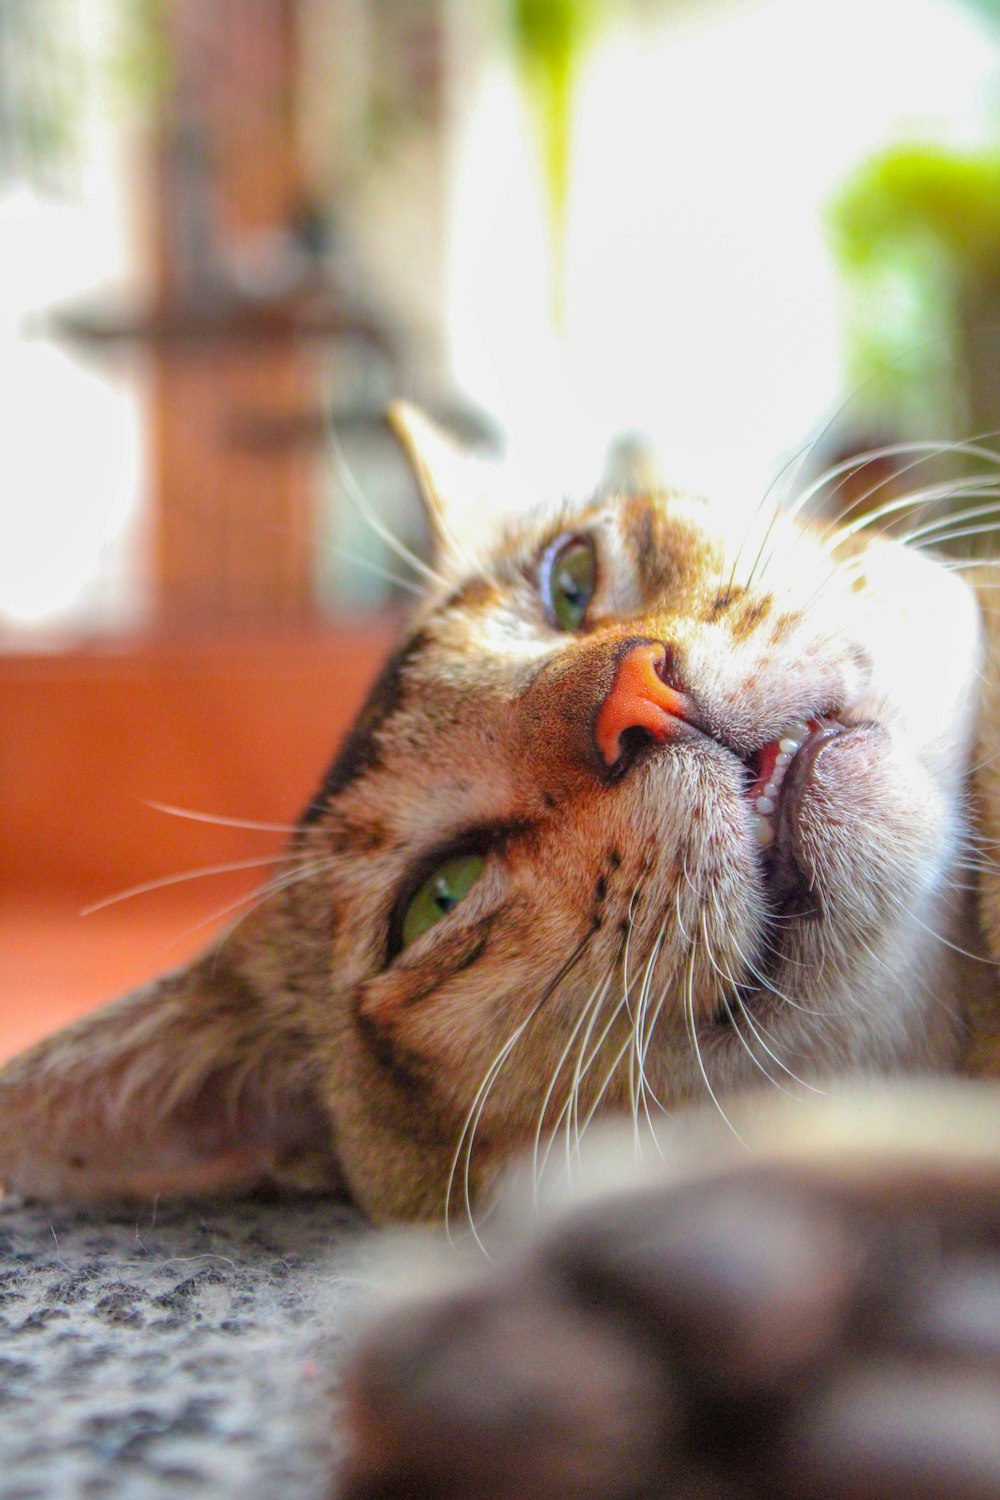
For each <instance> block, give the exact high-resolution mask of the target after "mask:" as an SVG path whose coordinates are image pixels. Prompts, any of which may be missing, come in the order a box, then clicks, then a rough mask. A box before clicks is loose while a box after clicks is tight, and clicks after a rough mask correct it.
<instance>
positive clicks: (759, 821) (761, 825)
mask: <svg viewBox="0 0 1000 1500" xmlns="http://www.w3.org/2000/svg"><path fill="white" fill-rule="evenodd" d="M750 822H751V823H752V825H753V832H754V838H755V839H756V840H757V845H758V848H760V849H766V848H767V847H768V845H769V844H772V843H773V842H774V828H773V827H772V825H771V822H770V819H769V818H763V817H761V815H760V813H757V812H752V813H751V814H750Z"/></svg>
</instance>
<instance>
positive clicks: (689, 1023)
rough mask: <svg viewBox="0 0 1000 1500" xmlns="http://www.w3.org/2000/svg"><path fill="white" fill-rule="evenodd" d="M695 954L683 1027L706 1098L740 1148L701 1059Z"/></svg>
mask: <svg viewBox="0 0 1000 1500" xmlns="http://www.w3.org/2000/svg"><path fill="white" fill-rule="evenodd" d="M695 952H696V949H695V948H692V949H691V951H690V953H689V954H688V964H687V979H686V983H685V989H684V1022H685V1025H686V1027H687V1033H688V1039H689V1041H690V1043H691V1050H692V1051H693V1053H694V1058H695V1062H696V1063H697V1065H698V1071H699V1073H700V1074H701V1078H702V1082H703V1083H704V1085H705V1088H706V1089H707V1090H708V1097H709V1098H710V1099H711V1101H712V1103H713V1104H714V1105H715V1108H716V1110H717V1111H718V1113H719V1117H720V1118H721V1120H722V1121H723V1123H724V1124H725V1125H726V1126H727V1128H728V1129H729V1130H731V1131H732V1133H733V1135H734V1136H735V1137H736V1139H737V1140H738V1141H739V1143H740V1145H741V1146H746V1144H747V1143H746V1141H745V1140H744V1139H743V1137H742V1136H741V1135H740V1133H739V1131H738V1130H737V1129H736V1126H735V1125H734V1124H733V1122H732V1120H731V1119H730V1118H729V1116H728V1115H727V1114H726V1111H725V1110H724V1109H723V1107H722V1105H721V1104H720V1103H719V1098H718V1095H717V1094H716V1092H715V1090H714V1089H713V1087H712V1084H711V1080H710V1079H709V1076H708V1071H707V1069H706V1067H705V1059H704V1058H703V1057H702V1053H701V1042H700V1041H699V1038H698V1024H697V1021H696V1020H695V1014H694V959H695ZM748 1149H749V1148H748Z"/></svg>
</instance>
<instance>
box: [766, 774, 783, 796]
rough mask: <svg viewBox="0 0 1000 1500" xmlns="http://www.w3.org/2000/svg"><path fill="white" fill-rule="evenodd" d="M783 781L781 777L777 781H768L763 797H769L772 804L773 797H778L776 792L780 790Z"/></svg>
mask: <svg viewBox="0 0 1000 1500" xmlns="http://www.w3.org/2000/svg"><path fill="white" fill-rule="evenodd" d="M783 779H784V778H783V777H781V776H779V777H778V779H777V781H769V782H768V783H767V786H766V787H765V788H764V796H765V797H769V798H770V799H771V801H772V802H773V801H774V799H775V797H776V796H777V795H778V792H779V791H780V790H781V783H782V780H783Z"/></svg>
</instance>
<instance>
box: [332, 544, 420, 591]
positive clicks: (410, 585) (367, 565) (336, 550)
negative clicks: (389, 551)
mask: <svg viewBox="0 0 1000 1500" xmlns="http://www.w3.org/2000/svg"><path fill="white" fill-rule="evenodd" d="M327 550H328V551H329V553H330V556H331V557H340V558H342V559H343V560H344V562H349V563H353V564H354V566H355V567H356V568H363V569H364V571H365V572H366V573H371V574H372V576H373V577H375V578H383V579H385V581H386V583H391V584H393V585H394V586H395V587H396V588H397V589H403V590H404V591H405V592H406V593H407V594H415V595H416V597H417V598H418V599H426V597H427V588H426V586H421V585H420V584H419V583H414V581H413V579H412V578H403V577H402V575H401V574H399V573H394V572H393V571H392V569H391V568H383V567H382V565H381V563H377V562H374V561H373V560H372V558H370V557H361V556H360V555H359V554H358V553H357V552H348V551H347V549H346V548H345V547H330V548H328V549H327Z"/></svg>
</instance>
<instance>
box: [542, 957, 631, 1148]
mask: <svg viewBox="0 0 1000 1500" xmlns="http://www.w3.org/2000/svg"><path fill="white" fill-rule="evenodd" d="M613 979H614V969H611V970H610V972H609V973H608V974H606V975H605V978H604V981H603V983H602V984H601V985H600V986H598V988H597V990H596V992H595V997H594V998H593V999H592V1001H591V1003H590V1005H589V1006H588V1011H589V1019H588V1022H587V1027H586V1030H585V1031H584V1033H583V1035H582V1037H581V1038H580V1045H579V1047H578V1048H577V1056H576V1064H575V1066H574V1069H573V1077H572V1079H571V1080H570V1086H569V1093H568V1094H567V1097H566V1103H565V1104H564V1106H563V1109H562V1111H561V1112H560V1115H559V1119H557V1120H556V1122H555V1126H554V1131H555V1130H558V1128H559V1124H560V1121H563V1120H565V1139H566V1171H567V1174H568V1175H569V1176H570V1177H572V1171H573V1154H574V1150H575V1153H576V1157H577V1160H579V1157H580V1146H581V1135H580V1087H581V1083H582V1080H583V1076H584V1070H583V1067H582V1063H583V1058H584V1057H585V1056H586V1052H587V1048H588V1046H589V1045H590V1039H591V1037H592V1036H593V1034H594V1028H595V1027H596V1026H597V1023H598V1020H599V1018H600V1015H601V1011H602V1009H603V1006H604V1002H605V1000H606V998H607V994H608V990H609V989H610V988H611V983H612V980H613ZM621 1008H622V1007H621V1001H619V1002H618V1004H617V1005H616V1006H615V1010H614V1017H613V1019H612V1022H611V1025H613V1024H614V1019H616V1018H617V1016H618V1015H619V1014H620V1013H621ZM609 1030H610V1026H609V1027H606V1028H605V1031H604V1033H603V1034H602V1036H601V1040H600V1041H599V1043H598V1049H601V1048H603V1045H604V1041H605V1039H606V1036H607V1034H608V1031H609Z"/></svg>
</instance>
